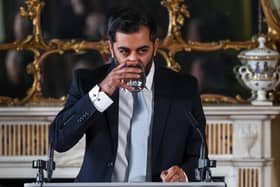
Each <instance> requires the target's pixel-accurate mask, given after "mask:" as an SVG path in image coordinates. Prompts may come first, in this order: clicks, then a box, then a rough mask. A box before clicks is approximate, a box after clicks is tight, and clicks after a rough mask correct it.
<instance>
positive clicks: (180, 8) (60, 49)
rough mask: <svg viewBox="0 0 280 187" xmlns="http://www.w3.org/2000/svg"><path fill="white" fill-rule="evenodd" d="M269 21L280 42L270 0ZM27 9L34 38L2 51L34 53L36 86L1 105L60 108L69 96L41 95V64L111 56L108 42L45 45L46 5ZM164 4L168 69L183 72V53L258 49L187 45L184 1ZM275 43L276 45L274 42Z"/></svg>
mask: <svg viewBox="0 0 280 187" xmlns="http://www.w3.org/2000/svg"><path fill="white" fill-rule="evenodd" d="M261 1H262V7H263V9H264V12H265V15H266V20H267V23H268V25H269V28H270V30H269V32H268V34H269V35H271V36H273V39H274V40H278V39H279V38H278V37H276V36H279V33H280V32H279V27H278V25H277V23H276V22H274V18H273V15H272V13H271V12H270V11H269V4H268V1H267V0H261ZM25 4H26V6H25V7H20V14H21V16H23V17H25V18H26V19H30V20H31V21H32V24H33V34H32V35H29V36H27V37H26V38H25V39H23V40H22V41H17V42H13V43H7V44H1V45H0V50H9V49H17V50H29V51H32V52H33V53H34V61H33V63H31V64H29V65H28V67H27V73H29V74H32V75H33V77H34V82H33V84H32V87H31V88H30V89H28V91H27V96H26V97H25V98H23V99H18V98H10V97H5V96H0V105H50V104H51V105H59V104H63V103H64V101H65V98H66V97H65V96H64V97H62V98H59V99H54V98H45V97H43V96H42V91H41V67H40V65H41V62H42V61H43V60H44V59H45V58H46V57H47V56H48V55H50V54H55V53H58V54H63V53H64V52H65V51H69V50H74V51H75V52H79V51H82V50H85V49H95V50H98V51H99V52H100V53H101V54H105V55H106V54H109V48H108V44H107V42H106V41H100V42H87V41H75V40H70V41H62V40H60V39H52V40H50V41H45V40H44V38H43V37H42V31H41V21H40V16H41V12H42V9H43V8H44V6H45V3H44V2H43V1H42V0H26V1H25ZM161 4H162V5H163V6H164V7H166V8H167V10H168V13H169V27H168V33H167V36H166V37H165V38H164V39H163V41H162V43H161V45H160V49H159V51H158V52H159V53H160V54H161V55H162V56H163V57H164V58H165V59H166V61H167V67H169V68H171V69H173V70H175V71H180V65H179V64H178V63H176V62H175V60H174V56H175V54H176V53H177V52H179V51H192V50H196V51H215V50H221V49H223V50H225V49H235V50H240V49H242V48H247V49H248V48H253V47H255V46H256V45H257V43H256V41H255V40H253V39H252V40H249V41H242V42H233V41H229V40H223V41H217V42H209V43H200V42H191V41H184V40H183V38H182V35H181V28H182V26H183V24H184V20H185V17H189V16H190V14H189V11H188V8H187V6H186V5H185V4H184V1H183V0H162V2H161ZM274 40H273V42H274ZM202 100H203V101H204V102H205V103H232V104H237V103H244V102H246V101H244V100H242V99H240V98H238V97H237V98H230V97H225V96H220V95H202Z"/></svg>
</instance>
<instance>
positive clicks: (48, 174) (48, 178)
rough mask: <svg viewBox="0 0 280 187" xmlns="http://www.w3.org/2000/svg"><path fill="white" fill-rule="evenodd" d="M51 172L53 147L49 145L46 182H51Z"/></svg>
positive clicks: (51, 144) (53, 164) (53, 167)
mask: <svg viewBox="0 0 280 187" xmlns="http://www.w3.org/2000/svg"><path fill="white" fill-rule="evenodd" d="M53 170H55V162H54V147H53V143H52V142H51V143H50V144H49V149H48V160H47V164H46V171H47V181H48V182H51V178H52V175H53Z"/></svg>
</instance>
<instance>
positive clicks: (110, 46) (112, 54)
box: [108, 41, 114, 58]
mask: <svg viewBox="0 0 280 187" xmlns="http://www.w3.org/2000/svg"><path fill="white" fill-rule="evenodd" d="M108 45H109V49H110V53H111V56H112V58H114V51H113V43H112V42H110V41H108Z"/></svg>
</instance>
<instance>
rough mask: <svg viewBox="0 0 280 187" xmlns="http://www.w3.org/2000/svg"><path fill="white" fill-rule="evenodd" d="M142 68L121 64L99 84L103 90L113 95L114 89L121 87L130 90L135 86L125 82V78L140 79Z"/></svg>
mask: <svg viewBox="0 0 280 187" xmlns="http://www.w3.org/2000/svg"><path fill="white" fill-rule="evenodd" d="M140 73H141V69H139V68H136V67H126V64H120V65H118V66H117V67H116V68H114V69H113V70H112V71H111V72H110V73H109V74H108V75H107V76H106V78H105V79H104V80H103V81H102V82H101V83H100V84H99V86H100V88H101V91H103V92H105V93H106V94H108V95H109V96H111V95H112V94H113V93H114V91H115V90H116V89H117V88H119V87H121V88H125V89H127V90H129V91H133V90H134V88H133V87H130V86H128V85H127V84H126V83H124V81H123V80H124V79H138V78H139V77H140Z"/></svg>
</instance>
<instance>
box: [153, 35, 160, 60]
mask: <svg viewBox="0 0 280 187" xmlns="http://www.w3.org/2000/svg"><path fill="white" fill-rule="evenodd" d="M158 46H159V39H158V38H157V39H156V40H155V42H154V47H155V50H154V56H156V55H157V49H158Z"/></svg>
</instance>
